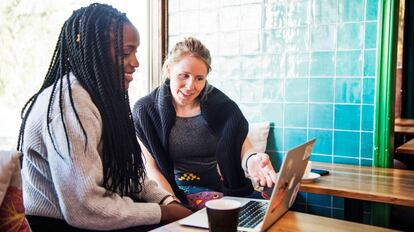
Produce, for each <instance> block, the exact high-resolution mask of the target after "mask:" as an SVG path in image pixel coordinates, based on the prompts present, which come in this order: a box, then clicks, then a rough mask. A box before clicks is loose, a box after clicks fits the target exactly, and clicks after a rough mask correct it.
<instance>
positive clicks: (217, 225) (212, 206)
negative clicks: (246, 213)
mask: <svg viewBox="0 0 414 232" xmlns="http://www.w3.org/2000/svg"><path fill="white" fill-rule="evenodd" d="M205 205H206V208H207V217H208V227H209V231H210V232H233V231H237V225H238V223H239V211H240V207H241V203H240V202H238V201H235V200H231V199H223V198H222V199H214V200H210V201H207V202H206V204H205Z"/></svg>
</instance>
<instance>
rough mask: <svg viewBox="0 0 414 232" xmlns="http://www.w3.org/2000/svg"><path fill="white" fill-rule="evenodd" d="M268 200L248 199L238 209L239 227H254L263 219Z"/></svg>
mask: <svg viewBox="0 0 414 232" xmlns="http://www.w3.org/2000/svg"><path fill="white" fill-rule="evenodd" d="M268 205H269V203H268V202H261V201H249V202H248V203H247V204H245V205H244V206H243V207H242V208H241V210H240V216H239V227H245V228H254V227H255V226H257V224H259V223H260V222H262V221H263V218H264V215H265V213H266V210H267V208H268Z"/></svg>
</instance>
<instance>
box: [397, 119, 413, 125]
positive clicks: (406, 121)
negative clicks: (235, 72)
mask: <svg viewBox="0 0 414 232" xmlns="http://www.w3.org/2000/svg"><path fill="white" fill-rule="evenodd" d="M395 125H396V126H414V119H407V118H396V119H395Z"/></svg>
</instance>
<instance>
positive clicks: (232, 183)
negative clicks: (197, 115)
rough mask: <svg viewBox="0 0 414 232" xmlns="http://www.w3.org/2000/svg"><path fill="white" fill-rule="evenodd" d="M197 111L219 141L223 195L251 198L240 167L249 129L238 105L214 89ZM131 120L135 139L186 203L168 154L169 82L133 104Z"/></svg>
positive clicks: (171, 112)
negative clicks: (199, 110) (145, 149)
mask: <svg viewBox="0 0 414 232" xmlns="http://www.w3.org/2000/svg"><path fill="white" fill-rule="evenodd" d="M200 107H201V115H202V116H203V117H204V119H205V120H206V121H207V123H208V126H209V128H210V129H211V131H212V132H213V134H214V136H216V137H217V138H218V143H217V150H216V158H217V163H218V164H219V167H220V172H221V174H222V176H223V179H224V181H223V183H222V189H223V193H224V195H231V196H246V195H249V194H251V193H252V192H253V187H252V184H251V181H250V180H249V179H247V178H246V177H245V175H244V171H243V169H242V168H241V165H240V163H241V160H240V154H241V147H242V145H243V142H244V140H245V138H246V136H247V132H248V127H249V126H248V122H247V120H246V119H245V117H244V116H243V114H242V113H241V111H240V109H239V107H238V106H237V104H236V103H235V102H233V101H232V100H231V99H230V98H228V97H227V96H226V95H225V94H224V93H222V92H221V91H220V90H218V89H216V88H214V87H213V89H212V90H211V91H210V92H209V93H208V95H207V97H206V98H205V99H204V100H200ZM133 118H134V124H135V129H136V133H137V136H138V137H139V139H140V140H141V141H142V143H143V144H144V145H145V147H146V148H147V149H148V151H149V152H150V153H151V154H152V156H153V157H154V159H155V161H156V163H157V165H158V167H159V168H160V170H161V173H162V174H163V175H164V176H165V178H166V179H167V180H168V182H169V184H170V185H171V187H172V189H173V190H174V193H175V194H176V196H177V197H178V198H179V199H180V200H181V201H182V202H184V203H186V202H187V199H186V197H185V194H184V192H183V191H181V190H180V189H179V188H178V185H177V184H176V182H175V178H174V167H173V162H172V160H171V158H170V155H169V151H168V141H169V135H170V132H171V128H172V126H173V125H174V123H175V118H176V112H175V109H174V106H173V105H172V96H171V93H170V88H169V80H167V81H166V82H165V83H164V84H163V85H161V86H160V87H158V88H157V89H155V90H154V91H152V92H151V93H150V94H149V95H147V96H145V97H143V98H141V99H140V100H138V101H137V102H136V103H135V106H134V110H133Z"/></svg>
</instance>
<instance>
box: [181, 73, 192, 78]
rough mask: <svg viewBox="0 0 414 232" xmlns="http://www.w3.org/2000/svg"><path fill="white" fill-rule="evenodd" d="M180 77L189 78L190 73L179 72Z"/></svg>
mask: <svg viewBox="0 0 414 232" xmlns="http://www.w3.org/2000/svg"><path fill="white" fill-rule="evenodd" d="M178 76H179V77H180V78H189V77H190V75H189V74H186V73H181V74H179V75H178Z"/></svg>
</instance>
